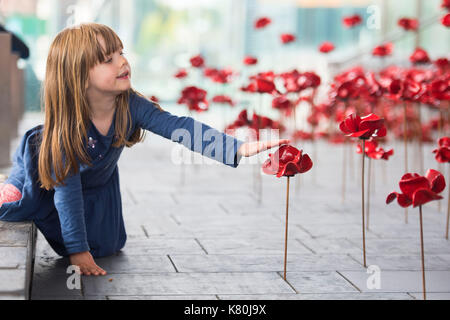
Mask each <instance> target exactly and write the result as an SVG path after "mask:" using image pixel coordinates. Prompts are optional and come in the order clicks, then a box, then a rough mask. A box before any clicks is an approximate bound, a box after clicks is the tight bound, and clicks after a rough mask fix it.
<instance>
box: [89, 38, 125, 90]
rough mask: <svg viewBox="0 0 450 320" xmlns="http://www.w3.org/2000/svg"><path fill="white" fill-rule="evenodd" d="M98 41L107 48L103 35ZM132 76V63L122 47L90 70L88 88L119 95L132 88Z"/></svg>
mask: <svg viewBox="0 0 450 320" xmlns="http://www.w3.org/2000/svg"><path fill="white" fill-rule="evenodd" d="M98 41H99V43H100V45H101V46H102V48H103V50H105V47H106V46H105V41H104V39H103V37H101V36H98ZM130 77H131V70H130V65H129V64H128V61H127V59H126V58H125V57H124V56H123V51H122V49H120V50H118V51H116V52H114V53H112V54H111V55H109V56H107V57H106V60H105V61H103V62H100V63H98V64H97V65H96V66H95V67H93V68H91V70H89V80H88V84H87V90H88V91H97V92H100V93H104V94H114V95H117V94H120V93H121V92H124V91H127V90H128V89H130V87H131V81H130Z"/></svg>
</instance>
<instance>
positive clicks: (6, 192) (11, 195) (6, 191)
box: [0, 183, 22, 206]
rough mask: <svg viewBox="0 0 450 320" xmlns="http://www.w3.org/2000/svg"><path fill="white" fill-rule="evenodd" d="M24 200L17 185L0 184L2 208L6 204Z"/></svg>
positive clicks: (0, 203)
mask: <svg viewBox="0 0 450 320" xmlns="http://www.w3.org/2000/svg"><path fill="white" fill-rule="evenodd" d="M20 199H22V193H21V192H20V190H19V189H17V188H16V186H15V185H12V184H9V183H8V184H3V183H2V184H0V206H1V205H3V203H6V202H15V201H19V200H20Z"/></svg>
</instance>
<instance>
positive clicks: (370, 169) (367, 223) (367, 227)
mask: <svg viewBox="0 0 450 320" xmlns="http://www.w3.org/2000/svg"><path fill="white" fill-rule="evenodd" d="M368 171H369V177H368V179H367V208H366V216H367V221H366V229H367V230H369V219H370V182H371V176H372V159H371V158H369V170H368Z"/></svg>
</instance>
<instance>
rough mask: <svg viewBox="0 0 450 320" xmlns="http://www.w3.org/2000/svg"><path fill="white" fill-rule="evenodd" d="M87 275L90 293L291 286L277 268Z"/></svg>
mask: <svg viewBox="0 0 450 320" xmlns="http://www.w3.org/2000/svg"><path fill="white" fill-rule="evenodd" d="M109 277H110V278H112V279H113V280H112V281H108V279H107V278H103V277H91V278H86V277H85V278H84V279H83V280H84V281H83V285H84V294H89V295H103V294H105V295H168V296H172V295H179V294H183V295H191V294H194V295H198V294H236V293H240V294H245V293H261V294H262V293H289V292H293V290H292V288H291V287H290V286H289V285H288V284H287V283H286V282H285V281H284V280H283V279H281V278H280V276H279V275H278V274H277V273H274V272H264V273H262V272H259V273H256V272H253V273H252V272H248V273H173V274H171V273H166V274H164V273H159V274H151V273H148V274H139V275H136V274H110V275H109Z"/></svg>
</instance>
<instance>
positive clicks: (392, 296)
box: [218, 292, 414, 300]
mask: <svg viewBox="0 0 450 320" xmlns="http://www.w3.org/2000/svg"><path fill="white" fill-rule="evenodd" d="M218 297H219V299H220V300H414V298H413V297H412V296H410V295H408V294H406V293H359V292H357V293H353V292H344V293H299V294H277V295H274V294H272V295H265V294H261V295H241V294H239V295H219V296H218Z"/></svg>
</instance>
